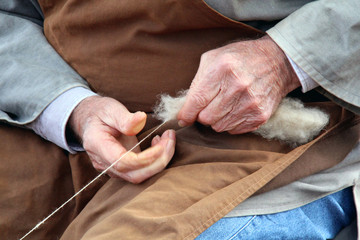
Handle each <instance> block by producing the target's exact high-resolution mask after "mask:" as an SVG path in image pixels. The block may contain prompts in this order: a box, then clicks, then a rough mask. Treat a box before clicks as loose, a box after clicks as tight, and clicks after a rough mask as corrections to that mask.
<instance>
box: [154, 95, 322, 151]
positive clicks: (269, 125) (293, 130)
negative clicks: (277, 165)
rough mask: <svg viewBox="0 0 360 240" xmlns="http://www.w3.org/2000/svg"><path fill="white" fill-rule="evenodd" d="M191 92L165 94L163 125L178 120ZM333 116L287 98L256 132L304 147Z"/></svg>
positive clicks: (159, 113) (158, 113) (160, 110)
mask: <svg viewBox="0 0 360 240" xmlns="http://www.w3.org/2000/svg"><path fill="white" fill-rule="evenodd" d="M187 92H188V91H187V90H185V91H181V92H179V94H178V95H177V97H175V98H174V97H171V96H169V95H167V94H163V95H161V97H160V103H159V104H158V105H157V106H156V107H155V109H154V113H155V117H156V118H157V119H159V120H162V121H163V122H166V121H169V120H172V119H176V116H177V114H178V112H179V111H180V109H181V107H182V106H183V105H184V103H185V99H186V94H187ZM328 122H329V115H328V114H326V113H324V112H323V111H322V110H320V109H318V108H310V107H305V106H304V104H303V103H302V102H301V101H300V100H297V99H292V98H284V99H283V101H282V102H281V103H280V105H279V107H278V109H277V110H276V111H275V112H274V114H273V115H272V116H271V118H270V119H269V120H268V121H267V122H266V123H265V124H263V125H262V126H260V128H259V129H257V130H256V131H254V133H256V134H259V135H261V136H262V137H264V138H266V139H278V140H281V141H285V142H288V143H290V144H292V145H298V144H304V143H307V142H309V141H310V140H312V139H313V138H314V137H315V136H317V135H318V134H319V133H320V131H321V130H322V129H323V128H324V127H325V126H326V125H327V124H328Z"/></svg>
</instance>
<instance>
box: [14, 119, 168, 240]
mask: <svg viewBox="0 0 360 240" xmlns="http://www.w3.org/2000/svg"><path fill="white" fill-rule="evenodd" d="M164 124H165V122H163V123H161V124H160V125H159V126H157V127H156V128H155V129H154V130H153V131H151V133H149V134H148V135H147V136H145V137H144V138H143V139H142V140H141V141H139V142H138V143H137V144H135V146H133V147H132V148H131V149H130V150H129V151H127V152H126V153H124V154H123V155H122V156H121V157H120V158H119V159H117V160H116V161H115V162H113V163H112V164H111V165H110V166H109V167H108V168H106V169H105V170H104V171H102V172H101V173H100V174H99V175H97V176H96V177H95V178H94V179H93V180H91V181H90V182H89V183H88V184H86V185H85V186H84V187H83V188H82V189H80V190H79V191H78V192H77V193H75V194H74V195H73V196H72V197H70V198H69V199H68V200H67V201H66V202H64V203H63V204H62V205H61V206H60V207H58V208H57V209H55V211H53V212H52V213H51V214H49V215H48V216H47V217H46V218H44V219H43V220H42V221H41V222H39V223H38V224H36V226H35V227H33V228H32V229H31V230H30V231H29V232H27V233H26V234H25V235H24V236H23V237H22V238H20V240H23V239H25V238H26V237H27V236H29V235H30V234H31V233H32V232H33V231H35V230H36V229H38V228H39V227H40V226H41V225H42V224H44V223H45V222H46V221H47V220H48V219H49V218H50V217H52V216H53V215H54V214H55V213H57V212H58V211H59V210H60V209H62V208H63V207H64V206H65V205H66V204H68V203H69V202H71V200H73V199H74V198H75V197H76V196H77V195H79V194H80V193H81V192H82V191H84V190H85V189H86V188H87V187H88V186H90V185H91V184H92V183H93V182H95V181H96V180H98V179H99V178H100V177H101V176H102V175H104V174H105V173H106V172H107V171H108V170H109V169H110V168H112V167H113V166H114V165H115V164H116V163H117V162H119V161H120V160H121V159H122V158H123V157H125V156H126V155H127V154H128V153H129V152H131V151H132V150H134V149H135V148H136V147H137V146H139V145H140V144H141V143H142V142H143V141H145V139H147V138H148V137H150V136H151V135H152V134H153V133H154V132H156V131H157V130H158V129H159V128H160V127H162V126H163V125H164Z"/></svg>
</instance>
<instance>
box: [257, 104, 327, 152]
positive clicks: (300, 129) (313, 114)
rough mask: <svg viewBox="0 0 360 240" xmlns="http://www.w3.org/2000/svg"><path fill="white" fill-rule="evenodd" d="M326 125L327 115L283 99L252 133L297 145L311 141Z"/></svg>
mask: <svg viewBox="0 0 360 240" xmlns="http://www.w3.org/2000/svg"><path fill="white" fill-rule="evenodd" d="M328 123H329V115H328V114H326V113H325V112H323V111H322V110H320V109H318V108H310V107H305V106H304V104H303V103H302V102H301V101H300V100H298V99H293V98H284V99H283V101H282V102H281V103H280V105H279V107H278V109H277V110H276V111H275V112H274V114H273V115H272V116H271V118H270V119H269V120H268V121H267V122H266V123H265V124H263V125H262V126H260V128H259V129H257V130H256V131H254V133H256V134H260V135H261V136H262V137H264V138H266V139H278V140H282V141H286V142H289V143H291V144H294V145H298V144H304V143H307V142H309V141H310V140H312V139H313V138H314V137H315V136H317V135H318V134H319V133H320V131H321V130H322V129H323V128H324V127H325V126H326V125H327V124H328Z"/></svg>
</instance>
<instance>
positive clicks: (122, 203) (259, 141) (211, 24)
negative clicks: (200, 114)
mask: <svg viewBox="0 0 360 240" xmlns="http://www.w3.org/2000/svg"><path fill="white" fill-rule="evenodd" d="M39 2H40V4H41V6H42V9H43V11H44V14H45V25H44V27H45V29H44V30H45V35H46V37H47V38H48V40H49V42H50V43H51V44H52V45H53V46H54V48H55V49H56V50H57V51H58V52H59V53H60V55H61V56H62V57H63V58H64V59H65V60H66V61H67V62H68V63H69V64H70V65H71V66H72V67H74V68H75V69H76V70H77V71H78V72H79V73H80V74H81V75H82V76H83V77H85V78H86V79H87V81H88V82H89V84H90V85H91V86H92V88H93V89H94V90H95V91H97V92H99V93H101V94H105V95H107V96H111V97H113V98H115V99H117V100H119V101H121V102H122V103H124V104H125V105H126V106H127V107H128V108H129V109H130V110H131V111H136V110H143V111H146V112H148V113H150V112H151V107H152V106H153V105H154V103H155V102H156V96H157V94H159V93H161V92H167V93H170V94H174V93H175V92H177V91H178V90H180V89H186V88H188V87H189V85H190V83H191V80H192V78H193V76H194V75H195V72H196V70H197V67H198V64H199V59H200V56H201V54H202V53H204V52H206V51H207V50H210V49H213V48H216V47H219V46H221V45H224V44H226V43H228V42H229V41H234V40H239V39H249V38H256V37H259V36H261V35H262V33H260V32H258V31H256V30H255V29H252V28H250V27H248V26H246V25H243V24H241V23H237V22H234V21H232V20H230V19H227V18H225V17H224V16H221V15H219V14H218V13H216V12H214V11H213V10H212V9H210V8H209V7H208V6H207V5H206V4H205V3H204V2H203V1H201V0H178V1H175V0H158V1H156V0H152V1H148V0H129V1H125V0H124V1H115V0H107V1H94V0H88V1H80V0H58V1H55V0H53V1H50V0H40V1H39ZM312 104H315V105H317V106H319V107H322V108H324V109H325V110H327V111H328V112H329V113H331V122H330V124H329V126H328V127H327V128H326V130H325V131H323V133H322V134H321V135H320V136H319V137H318V138H316V139H315V140H313V141H312V142H310V143H308V144H305V145H302V146H300V147H297V148H295V149H292V148H290V147H289V146H287V145H285V144H283V143H280V142H277V141H267V140H265V139H263V138H261V137H259V136H256V135H253V134H242V135H229V134H227V133H215V132H213V131H212V130H211V129H209V128H208V127H204V126H201V125H199V124H195V125H193V126H191V127H187V128H182V129H178V128H177V127H176V124H175V123H174V122H169V123H168V124H167V126H166V127H163V128H162V129H161V131H164V129H166V128H176V129H177V132H176V134H177V145H176V153H175V156H174V158H173V159H172V161H171V163H170V164H169V166H168V167H167V169H166V170H164V171H163V172H161V173H159V174H157V175H155V176H154V177H152V178H150V179H149V180H147V181H145V182H144V183H142V184H139V185H133V184H130V183H126V182H124V181H121V180H119V179H110V180H107V178H103V179H102V180H100V181H98V182H96V184H94V185H93V186H92V187H91V189H89V190H88V191H86V192H84V193H83V194H81V195H80V196H79V197H77V198H76V201H74V202H72V203H70V204H69V205H68V206H66V207H65V208H64V209H62V210H61V211H60V212H59V213H57V214H56V215H55V216H53V217H52V218H51V219H49V221H48V222H47V224H45V225H43V226H41V227H40V228H39V229H38V230H36V231H35V232H34V233H32V235H31V236H29V239H57V238H58V237H61V239H96V240H98V239H193V238H195V237H196V236H197V235H199V234H200V233H201V232H203V231H204V230H205V229H206V228H208V227H209V226H211V225H212V224H213V223H214V222H216V221H217V220H219V219H220V218H221V217H223V216H224V215H225V214H226V213H228V212H229V211H231V209H233V208H234V207H235V206H236V205H238V204H239V203H241V202H242V201H243V200H245V199H246V198H248V197H250V196H251V195H253V194H255V193H260V192H263V191H268V190H271V189H273V188H276V187H279V186H282V185H284V184H287V183H289V182H291V181H294V180H296V179H299V178H301V177H304V176H308V175H310V174H313V173H315V172H318V171H321V170H323V169H326V168H329V167H331V166H333V165H335V164H337V163H338V162H340V161H341V160H342V159H343V158H344V157H345V156H346V154H347V153H348V152H349V151H350V150H351V149H352V148H353V146H354V145H355V143H356V142H357V141H358V139H359V118H358V117H356V116H354V115H353V114H351V113H349V112H347V111H345V110H343V109H341V108H340V107H338V106H336V105H334V104H332V103H330V102H326V103H312ZM154 124H155V121H150V123H149V125H148V127H147V128H151V127H153V126H154ZM0 132H1V136H4V138H3V139H5V141H2V142H0V144H1V145H0V149H1V151H0V156H1V158H2V159H4V162H6V163H7V162H9V164H4V165H2V166H1V167H0V184H1V185H0V187H1V190H2V192H4V196H1V197H0V200H1V201H0V204H1V205H0V206H5V205H6V206H7V208H5V207H4V208H3V207H1V209H0V210H1V211H2V213H1V214H4V216H5V218H4V219H6V221H5V220H3V218H1V221H5V222H1V223H0V226H2V227H1V228H3V229H0V232H1V233H4V232H5V231H6V232H5V239H13V238H16V237H21V236H22V234H25V233H26V231H28V230H29V229H31V228H32V227H33V226H34V225H35V224H36V223H37V222H39V221H40V220H41V219H42V218H44V217H46V216H47V215H48V214H49V213H50V212H51V211H52V210H53V209H54V208H56V207H58V206H59V205H60V204H61V203H62V202H64V201H65V200H66V199H67V198H68V197H70V196H71V195H72V194H73V193H74V192H75V191H76V190H78V189H79V188H80V187H81V186H83V185H85V184H86V183H87V182H88V181H89V180H90V179H91V178H93V177H94V176H95V174H96V173H95V171H94V170H93V169H92V168H91V166H90V164H89V160H88V157H87V155H86V154H85V153H81V154H77V155H70V156H68V155H67V154H66V153H64V152H63V151H61V150H60V149H58V148H57V147H55V146H54V145H52V144H50V143H47V142H45V141H43V140H41V139H40V138H39V137H37V136H35V135H34V134H32V133H31V132H29V131H26V130H22V129H16V128H12V127H8V126H0ZM144 135H146V132H145V133H143V134H142V135H141V136H139V138H142V137H143V136H144ZM147 146H148V143H145V144H143V146H142V147H143V148H146V147H147ZM19 149H21V150H22V151H20V152H19V151H18V150H19ZM9 179H10V180H9ZM14 189H16V190H14ZM3 209H4V210H5V211H3ZM6 209H8V210H6ZM14 209H16V211H15V210H14ZM3 230H4V231H3ZM63 231H65V232H64V234H63V235H62V232H63Z"/></svg>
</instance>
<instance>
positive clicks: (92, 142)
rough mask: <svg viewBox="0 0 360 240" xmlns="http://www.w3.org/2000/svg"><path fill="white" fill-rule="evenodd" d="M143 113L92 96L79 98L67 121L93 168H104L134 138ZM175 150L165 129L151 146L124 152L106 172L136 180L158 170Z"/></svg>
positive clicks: (139, 127)
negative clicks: (79, 101) (80, 100)
mask: <svg viewBox="0 0 360 240" xmlns="http://www.w3.org/2000/svg"><path fill="white" fill-rule="evenodd" d="M145 122H146V114H145V113H143V112H136V113H130V112H129V111H128V110H127V109H126V107H125V106H124V105H122V104H121V103H120V102H118V101H116V100H114V99H112V98H107V97H100V96H92V97H89V98H86V99H85V100H83V101H82V102H81V103H80V104H79V105H78V106H77V107H76V108H75V110H74V112H73V113H72V115H71V117H70V119H69V124H70V127H71V128H72V130H73V131H74V133H75V134H76V135H77V136H78V138H80V140H81V141H82V143H83V147H84V148H85V150H86V152H87V154H88V155H89V157H90V159H91V161H92V164H93V166H94V168H96V169H97V170H99V171H103V170H105V169H106V168H107V167H109V166H110V165H111V164H112V163H113V162H115V161H116V160H117V159H119V158H120V157H121V156H122V155H123V154H124V153H125V152H127V150H128V149H130V148H132V147H133V146H134V145H135V144H136V143H138V140H137V138H136V136H135V135H136V134H137V133H139V132H140V131H141V130H142V128H143V127H144V125H145ZM174 151H175V132H174V131H173V130H167V131H165V132H164V133H163V135H162V136H161V137H160V136H156V137H154V138H153V140H152V146H151V147H150V148H148V149H146V150H145V151H143V152H141V151H140V148H137V149H135V150H134V152H131V153H129V154H127V155H126V156H125V157H124V158H123V159H121V160H120V161H119V162H118V163H116V164H115V165H114V167H113V168H111V169H110V170H109V171H108V172H107V173H108V175H110V176H111V177H119V178H123V179H125V180H127V181H129V182H132V183H140V182H142V181H144V180H146V179H147V178H149V177H151V176H153V175H154V174H156V173H158V172H160V171H162V170H163V169H164V168H165V167H166V165H167V164H168V163H169V161H170V159H171V158H172V156H173V154H174Z"/></svg>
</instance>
